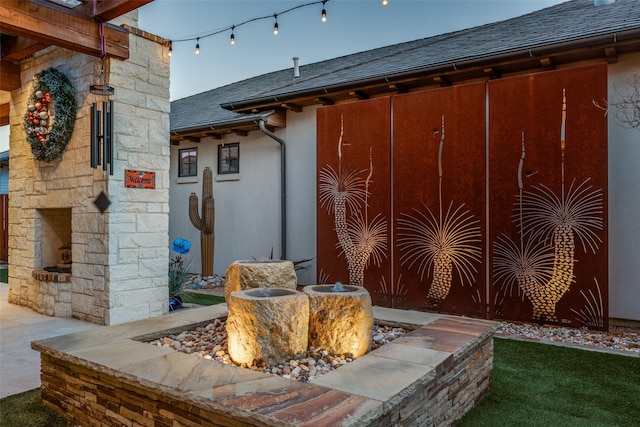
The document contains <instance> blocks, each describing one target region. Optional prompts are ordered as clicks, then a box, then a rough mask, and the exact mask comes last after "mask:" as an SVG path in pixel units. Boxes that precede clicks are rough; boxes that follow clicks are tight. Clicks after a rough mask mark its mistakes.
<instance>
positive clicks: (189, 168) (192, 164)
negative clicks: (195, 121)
mask: <svg viewBox="0 0 640 427" xmlns="http://www.w3.org/2000/svg"><path fill="white" fill-rule="evenodd" d="M188 152H193V153H195V156H194V157H195V160H192V161H187V162H183V158H187V157H189V155H188V154H187V156H184V155H183V153H185V154H186V153H188ZM183 165H187V171H188V172H187V173H184V171H183ZM192 167H193V169H192ZM192 176H198V148H197V147H191V148H181V149H179V150H178V178H185V177H192Z"/></svg>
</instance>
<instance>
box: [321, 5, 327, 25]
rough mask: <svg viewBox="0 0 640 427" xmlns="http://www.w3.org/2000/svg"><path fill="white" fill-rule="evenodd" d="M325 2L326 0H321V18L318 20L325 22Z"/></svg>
mask: <svg viewBox="0 0 640 427" xmlns="http://www.w3.org/2000/svg"><path fill="white" fill-rule="evenodd" d="M326 2H327V0H324V1H323V2H322V18H320V20H321V21H322V22H327V11H326V10H325V8H324V4H325V3H326Z"/></svg>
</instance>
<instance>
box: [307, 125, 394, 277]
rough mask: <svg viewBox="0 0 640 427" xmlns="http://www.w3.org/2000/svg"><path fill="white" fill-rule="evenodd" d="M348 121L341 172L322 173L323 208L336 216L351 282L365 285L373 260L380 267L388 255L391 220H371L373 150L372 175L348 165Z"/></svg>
mask: <svg viewBox="0 0 640 427" xmlns="http://www.w3.org/2000/svg"><path fill="white" fill-rule="evenodd" d="M343 137H344V120H343V117H342V116H341V117H340V137H339V139H338V144H337V148H338V171H337V172H336V171H335V170H334V169H333V168H332V167H331V166H330V165H326V166H325V167H324V168H323V169H322V170H321V171H320V177H319V180H320V185H319V193H320V194H319V197H320V199H319V200H320V206H321V207H323V208H326V209H327V213H328V214H331V213H333V221H334V225H335V231H336V235H337V237H338V243H337V245H336V247H337V248H339V249H341V252H340V254H339V256H340V255H343V254H344V256H345V258H346V259H347V266H348V270H349V283H350V284H351V285H357V286H363V285H364V271H365V269H366V267H367V266H368V265H369V262H370V261H371V260H372V259H373V262H374V263H375V264H376V265H377V266H380V265H381V263H382V258H383V257H384V258H386V256H387V254H386V251H387V221H386V220H385V219H384V217H383V216H382V214H378V215H376V216H375V217H374V218H373V219H372V220H371V221H370V220H369V212H368V211H369V204H368V198H369V184H370V183H371V177H372V176H373V150H372V149H369V171H368V172H369V174H368V175H367V177H366V178H363V177H362V175H363V174H365V173H367V171H366V170H353V169H349V168H347V167H345V166H344V164H343V159H342V148H343V146H344V145H348V144H347V143H346V142H344V141H343Z"/></svg>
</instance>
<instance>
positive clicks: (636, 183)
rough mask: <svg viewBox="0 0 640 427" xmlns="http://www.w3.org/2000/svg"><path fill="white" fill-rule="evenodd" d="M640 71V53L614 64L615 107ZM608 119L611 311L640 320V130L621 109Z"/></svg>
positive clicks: (612, 88) (616, 315) (611, 80)
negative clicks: (621, 115) (623, 117)
mask: <svg viewBox="0 0 640 427" xmlns="http://www.w3.org/2000/svg"><path fill="white" fill-rule="evenodd" d="M634 72H636V73H640V54H634V55H625V56H621V57H620V58H619V61H618V62H617V63H616V64H611V65H609V101H610V102H611V103H616V102H618V101H619V100H620V94H626V95H628V94H630V93H631V90H632V89H631V87H630V79H632V78H633V73H634ZM637 89H638V88H636V90H637ZM596 101H597V100H596ZM608 117H609V310H610V316H611V317H612V318H618V319H630V320H640V263H639V262H638V260H640V222H639V221H638V214H639V213H640V168H638V165H639V164H640V129H638V128H636V129H630V128H629V126H628V125H626V126H625V124H624V123H622V122H621V121H620V120H619V119H618V118H617V117H616V112H615V108H612V109H611V110H610V111H609V114H608Z"/></svg>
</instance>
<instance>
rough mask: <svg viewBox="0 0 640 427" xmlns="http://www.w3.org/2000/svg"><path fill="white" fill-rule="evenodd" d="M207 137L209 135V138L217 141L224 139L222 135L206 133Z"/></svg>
mask: <svg viewBox="0 0 640 427" xmlns="http://www.w3.org/2000/svg"><path fill="white" fill-rule="evenodd" d="M205 135H207V136H208V137H209V138H213V139H217V140H220V139H222V134H220V133H213V132H206V133H205Z"/></svg>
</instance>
